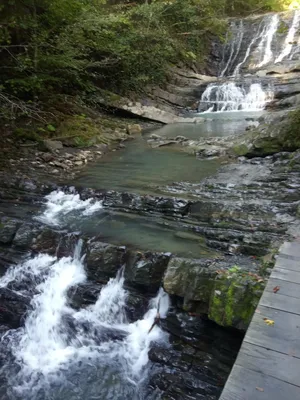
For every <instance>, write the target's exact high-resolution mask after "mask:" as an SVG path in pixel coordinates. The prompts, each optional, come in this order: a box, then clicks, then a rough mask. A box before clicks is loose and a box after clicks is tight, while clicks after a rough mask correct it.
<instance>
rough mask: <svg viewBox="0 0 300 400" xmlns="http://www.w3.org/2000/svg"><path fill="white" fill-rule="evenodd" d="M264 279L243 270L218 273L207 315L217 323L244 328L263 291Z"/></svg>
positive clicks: (248, 322)
mask: <svg viewBox="0 0 300 400" xmlns="http://www.w3.org/2000/svg"><path fill="white" fill-rule="evenodd" d="M264 287H265V281H264V280H263V279H257V277H256V276H253V275H250V274H246V273H243V271H240V270H235V271H232V272H231V271H230V270H228V271H227V272H226V273H224V274H221V275H218V277H217V278H216V279H215V284H214V288H213V290H212V294H211V298H210V304H209V313H208V316H209V318H210V319H211V320H213V321H215V322H216V323H217V324H219V325H221V326H226V327H235V328H237V329H241V330H246V329H247V327H248V326H249V324H250V321H251V318H252V316H253V313H254V311H255V308H256V307H257V305H258V302H259V299H260V297H261V295H262V293H263V290H264Z"/></svg>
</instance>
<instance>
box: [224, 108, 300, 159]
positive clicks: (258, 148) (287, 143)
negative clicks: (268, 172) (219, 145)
mask: <svg viewBox="0 0 300 400" xmlns="http://www.w3.org/2000/svg"><path fill="white" fill-rule="evenodd" d="M299 148H300V109H299V110H295V111H292V112H289V113H287V114H286V113H285V114H280V115H275V116H274V115H272V114H271V116H268V118H267V119H266V120H265V121H263V123H262V124H261V125H259V127H258V128H256V129H254V130H251V131H248V132H246V133H245V134H244V135H240V136H238V137H237V138H236V139H235V141H234V144H233V146H232V147H231V152H232V153H233V154H234V155H236V156H249V157H253V156H267V155H272V154H275V153H279V152H282V151H295V150H297V149H299Z"/></svg>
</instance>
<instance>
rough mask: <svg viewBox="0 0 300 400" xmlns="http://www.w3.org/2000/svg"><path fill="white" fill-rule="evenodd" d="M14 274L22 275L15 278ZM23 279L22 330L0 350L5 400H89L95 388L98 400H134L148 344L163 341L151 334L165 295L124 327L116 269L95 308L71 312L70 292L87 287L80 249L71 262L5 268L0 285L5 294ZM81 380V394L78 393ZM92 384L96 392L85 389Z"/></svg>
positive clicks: (45, 259)
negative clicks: (27, 296)
mask: <svg viewBox="0 0 300 400" xmlns="http://www.w3.org/2000/svg"><path fill="white" fill-rule="evenodd" d="M14 271H15V272H14ZM20 271H23V272H22V274H23V275H22V274H21V275H20V276H19V272H20ZM24 277H27V281H26V282H27V283H26V284H27V285H28V287H29V286H30V291H31V292H32V293H33V294H34V295H33V297H32V300H31V309H30V310H29V312H28V315H27V316H26V320H25V326H24V327H23V328H19V329H17V330H11V331H8V332H7V333H6V334H5V340H4V342H3V344H2V345H3V346H5V350H6V352H10V353H11V355H12V356H13V358H11V357H10V358H9V357H8V359H7V361H6V363H5V362H4V365H3V368H2V371H1V372H2V374H6V379H7V381H8V387H10V389H9V392H8V393H6V394H5V396H6V397H5V398H7V399H11V400H16V399H18V400H19V399H20V400H21V399H22V400H37V399H41V398H47V399H48V398H50V397H51V398H53V399H61V398H75V397H68V396H67V397H65V395H64V393H65V392H64V391H67V392H66V393H73V392H74V388H77V389H76V399H77V398H78V399H79V398H94V394H93V393H95V392H93V390H95V385H96V389H97V390H98V391H99V392H100V393H101V396H102V397H101V398H114V399H117V400H122V399H124V398H135V397H134V393H135V391H136V390H137V389H138V384H139V382H140V381H141V379H142V378H143V376H144V373H146V371H147V370H146V369H145V368H146V366H147V363H148V352H149V349H150V346H151V343H152V342H154V341H155V342H159V341H166V339H167V336H166V334H164V333H163V331H162V330H161V329H160V328H159V327H158V326H155V327H154V328H153V329H152V330H151V331H150V328H151V327H152V325H153V322H154V319H155V316H156V314H157V311H158V310H159V312H160V317H161V318H164V317H165V316H166V313H167V311H168V308H169V298H168V295H167V294H166V293H165V292H164V291H163V290H162V289H160V291H159V293H158V294H157V296H156V297H155V298H154V299H152V300H151V301H150V303H149V310H148V312H147V313H146V314H145V315H144V317H143V318H142V319H141V320H138V321H136V322H134V323H128V322H127V319H126V315H125V303H126V299H127V292H126V290H125V289H124V287H123V283H124V277H123V271H122V270H121V271H119V273H118V274H117V276H116V278H114V279H111V280H110V281H109V282H108V284H107V285H106V286H105V287H103V288H102V290H101V291H100V293H99V298H98V300H97V302H96V303H95V304H94V305H91V306H89V307H87V308H85V309H81V310H79V311H77V310H75V309H73V308H72V307H71V306H70V305H69V300H68V290H69V289H70V288H71V287H72V286H74V285H77V284H80V283H83V282H85V281H86V273H85V270H84V265H83V257H81V243H80V242H79V243H78V245H77V247H76V249H75V251H74V256H73V257H63V258H61V259H57V258H56V257H50V256H46V255H44V256H37V257H35V258H33V259H30V260H28V261H26V262H25V263H23V264H21V265H19V266H16V267H11V268H10V269H9V270H8V271H7V273H6V275H4V277H2V278H1V279H0V285H1V286H2V287H5V286H6V285H8V284H11V283H12V282H13V281H14V280H22V278H24ZM149 331H150V332H149ZM12 371H15V372H12ZM98 371H99V372H98ZM99 374H100V376H99ZM79 376H81V377H82V379H83V382H81V384H80V385H79V387H80V390H83V392H78V390H79V387H78V384H77V383H78V377H79ZM91 377H92V378H91ZM90 379H92V382H93V385H94V386H93V385H92V386H90V384H89V382H90ZM58 387H59V388H60V389H59V390H60V392H59V393H57V392H56V390H57V388H58ZM61 390H63V391H62V392H61ZM74 393H75V392H74ZM130 393H131V395H130Z"/></svg>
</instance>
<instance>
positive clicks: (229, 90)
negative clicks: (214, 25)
mask: <svg viewBox="0 0 300 400" xmlns="http://www.w3.org/2000/svg"><path fill="white" fill-rule="evenodd" d="M295 24H296V23H295ZM295 24H294V25H295ZM278 25H279V17H278V14H273V15H267V16H266V17H264V18H263V19H262V20H261V22H260V24H259V26H258V28H257V31H256V33H254V36H253V38H252V40H251V41H250V43H249V45H248V47H247V49H246V52H245V54H244V57H243V58H242V60H241V61H240V62H239V63H238V64H237V65H236V66H235V68H234V71H233V75H232V78H238V77H239V75H240V70H241V68H242V66H243V65H245V64H246V63H247V62H248V60H249V57H250V56H251V55H252V53H255V54H256V55H255V58H256V59H258V60H259V61H258V63H257V64H256V65H254V66H252V68H259V67H261V66H263V65H265V64H268V63H269V62H270V61H272V60H273V58H274V56H273V51H272V42H273V38H274V35H275V34H276V31H277V28H278ZM238 26H239V28H237V25H236V24H235V23H233V25H232V27H231V29H232V32H237V34H236V37H234V38H233V40H232V41H231V45H230V46H231V47H230V49H231V50H230V55H229V58H228V61H227V62H226V65H225V68H224V69H223V71H222V72H221V74H220V77H223V76H225V75H226V73H227V72H228V71H230V70H232V67H233V66H234V61H235V60H236V59H238V58H239V52H240V49H241V46H242V41H243V38H244V36H245V35H244V26H243V24H240V25H238ZM272 100H273V91H272V88H271V86H270V85H269V86H268V87H267V88H263V86H262V85H261V84H260V83H250V84H246V83H241V84H238V83H235V82H234V81H229V82H228V81H227V82H221V83H211V84H209V85H208V86H207V88H206V89H205V91H204V92H203V94H202V96H201V100H200V103H199V111H200V112H201V111H203V112H224V111H259V110H263V109H264V108H265V105H266V104H267V103H268V102H270V101H272Z"/></svg>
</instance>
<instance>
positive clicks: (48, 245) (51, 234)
mask: <svg viewBox="0 0 300 400" xmlns="http://www.w3.org/2000/svg"><path fill="white" fill-rule="evenodd" d="M60 240H61V233H60V232H57V231H53V230H52V229H48V228H46V229H44V230H43V231H42V232H41V233H40V234H39V235H38V236H37V238H36V241H35V243H34V245H33V246H32V248H33V249H34V250H37V251H39V252H42V253H48V254H50V255H56V252H57V248H58V245H59V242H60Z"/></svg>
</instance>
